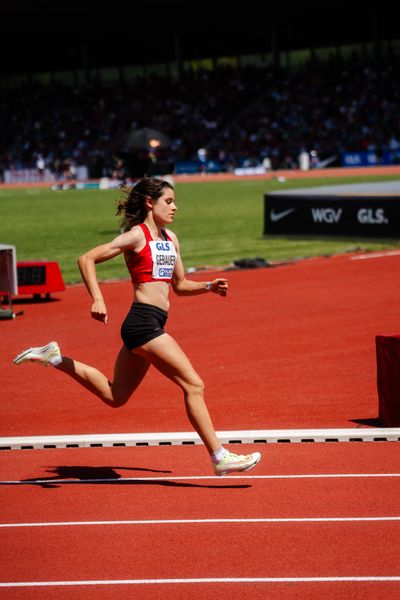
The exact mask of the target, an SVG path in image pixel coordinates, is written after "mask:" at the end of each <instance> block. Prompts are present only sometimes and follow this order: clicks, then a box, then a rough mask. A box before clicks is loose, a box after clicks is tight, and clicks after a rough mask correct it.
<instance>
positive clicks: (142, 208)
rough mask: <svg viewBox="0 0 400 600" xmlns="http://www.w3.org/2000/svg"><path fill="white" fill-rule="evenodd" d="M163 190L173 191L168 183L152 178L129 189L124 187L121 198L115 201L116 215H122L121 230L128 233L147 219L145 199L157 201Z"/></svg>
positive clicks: (143, 180) (145, 178)
mask: <svg viewBox="0 0 400 600" xmlns="http://www.w3.org/2000/svg"><path fill="white" fill-rule="evenodd" d="M165 188H169V189H171V190H173V189H174V188H173V187H172V185H171V184H170V183H169V182H168V181H165V180H163V179H156V178H153V177H144V178H143V179H140V180H139V181H138V182H137V183H136V184H135V185H134V187H133V188H131V189H128V188H126V187H124V188H123V189H122V193H123V196H122V198H119V199H118V200H117V215H122V219H121V230H122V231H123V232H125V231H129V230H130V229H131V228H132V227H134V225H139V223H143V221H144V220H145V219H146V217H147V208H146V204H145V203H146V198H148V197H149V196H150V198H153V200H158V198H159V197H160V196H161V195H162V194H163V192H164V189H165Z"/></svg>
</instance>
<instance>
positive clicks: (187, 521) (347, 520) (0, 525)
mask: <svg viewBox="0 0 400 600" xmlns="http://www.w3.org/2000/svg"><path fill="white" fill-rule="evenodd" d="M385 521H400V517H294V518H258V519H257V518H255V519H143V520H114V521H49V522H32V523H0V528H6V527H80V526H86V525H89V526H94V525H192V524H195V525H203V524H208V523H213V524H217V523H229V524H242V523H244V524H247V523H250V524H251V523H363V522H370V523H373V522H385Z"/></svg>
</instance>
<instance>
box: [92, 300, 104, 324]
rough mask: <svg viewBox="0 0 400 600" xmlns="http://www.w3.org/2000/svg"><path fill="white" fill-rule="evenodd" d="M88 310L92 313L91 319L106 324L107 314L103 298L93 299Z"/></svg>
mask: <svg viewBox="0 0 400 600" xmlns="http://www.w3.org/2000/svg"><path fill="white" fill-rule="evenodd" d="M90 312H91V315H92V319H95V320H96V321H100V322H101V323H104V325H107V321H108V316H107V308H106V305H105V303H104V300H94V301H93V304H92V308H91V310H90Z"/></svg>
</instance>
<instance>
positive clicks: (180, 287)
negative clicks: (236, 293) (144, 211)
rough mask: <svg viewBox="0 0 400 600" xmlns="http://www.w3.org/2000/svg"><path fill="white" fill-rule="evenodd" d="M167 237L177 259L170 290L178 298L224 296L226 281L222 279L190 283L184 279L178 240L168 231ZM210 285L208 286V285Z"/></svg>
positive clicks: (190, 281)
mask: <svg viewBox="0 0 400 600" xmlns="http://www.w3.org/2000/svg"><path fill="white" fill-rule="evenodd" d="M168 235H169V236H170V238H171V239H172V241H173V242H174V246H175V249H176V253H177V257H176V263H175V268H174V274H173V277H172V289H173V290H174V292H175V293H176V294H177V295H178V296H194V295H196V294H204V293H207V292H210V291H211V292H214V294H219V295H220V296H226V294H227V292H228V280H227V279H225V278H223V277H218V278H217V279H213V280H212V281H210V282H207V281H192V280H191V279H186V276H185V268H184V266H183V262H182V259H181V255H180V249H179V242H178V238H177V237H176V235H175V234H174V233H173V232H172V231H168ZM208 284H210V285H208Z"/></svg>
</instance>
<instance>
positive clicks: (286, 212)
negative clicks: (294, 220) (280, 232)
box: [269, 208, 296, 223]
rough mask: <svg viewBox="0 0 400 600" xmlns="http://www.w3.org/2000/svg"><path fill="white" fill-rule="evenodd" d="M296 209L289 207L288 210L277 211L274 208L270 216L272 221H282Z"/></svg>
mask: <svg viewBox="0 0 400 600" xmlns="http://www.w3.org/2000/svg"><path fill="white" fill-rule="evenodd" d="M295 210H296V209H295V208H288V209H287V210H283V211H282V212H275V211H274V209H272V210H271V212H270V215H269V216H270V219H271V221H272V222H273V223H276V221H280V220H281V219H283V218H284V217H287V215H290V213H292V212H294V211H295Z"/></svg>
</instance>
